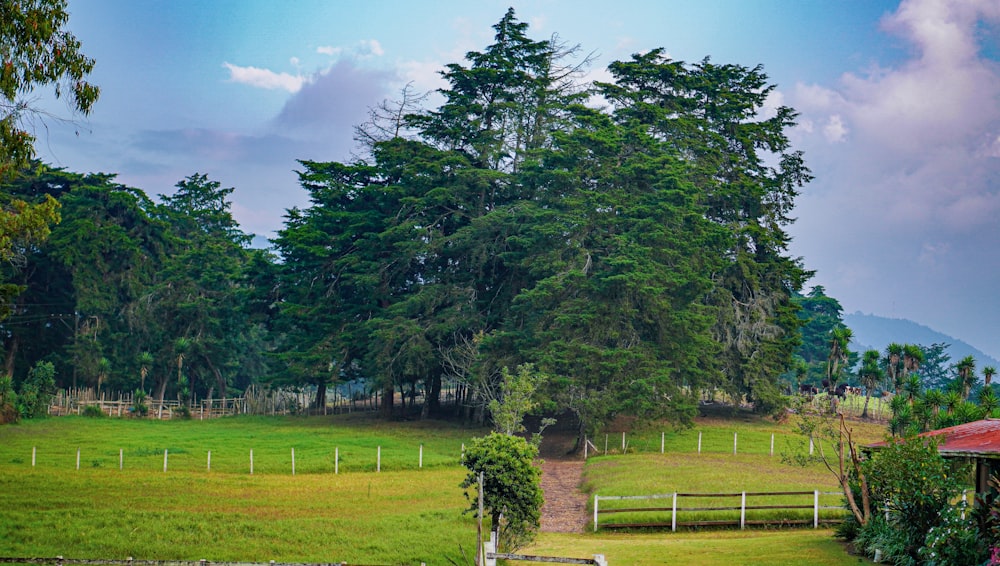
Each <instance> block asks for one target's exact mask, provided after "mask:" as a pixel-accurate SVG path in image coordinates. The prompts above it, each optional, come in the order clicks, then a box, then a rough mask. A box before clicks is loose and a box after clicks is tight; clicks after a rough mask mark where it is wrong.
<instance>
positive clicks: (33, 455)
mask: <svg viewBox="0 0 1000 566" xmlns="http://www.w3.org/2000/svg"><path fill="white" fill-rule="evenodd" d="M37 448H38V447H37V446H32V447H31V467H32V468H34V467H35V450H37Z"/></svg>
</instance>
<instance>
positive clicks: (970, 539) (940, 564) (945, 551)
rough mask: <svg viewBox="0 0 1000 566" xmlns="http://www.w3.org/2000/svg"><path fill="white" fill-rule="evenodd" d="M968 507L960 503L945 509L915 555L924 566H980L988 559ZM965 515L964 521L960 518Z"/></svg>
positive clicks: (987, 553)
mask: <svg viewBox="0 0 1000 566" xmlns="http://www.w3.org/2000/svg"><path fill="white" fill-rule="evenodd" d="M967 507H968V505H967V504H966V503H965V501H964V500H963V501H962V502H961V503H959V504H958V505H957V506H948V507H947V508H946V509H945V510H944V511H942V512H941V522H940V523H939V524H938V525H937V526H934V527H931V529H930V531H928V532H927V536H926V537H925V539H924V546H923V548H921V549H920V550H919V552H918V554H919V556H920V558H921V559H922V560H923V564H926V565H927V566H951V565H955V564H982V563H983V562H985V561H986V559H987V558H988V557H989V549H988V548H987V545H986V541H985V540H983V539H982V538H981V537H980V536H979V529H978V526H977V525H976V521H975V520H973V518H972V516H971V513H968V509H967ZM963 513H966V518H964V519H963V518H962V514H963Z"/></svg>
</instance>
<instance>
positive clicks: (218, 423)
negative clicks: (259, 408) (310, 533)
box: [0, 415, 480, 474]
mask: <svg viewBox="0 0 1000 566" xmlns="http://www.w3.org/2000/svg"><path fill="white" fill-rule="evenodd" d="M479 432H480V431H477V430H473V429H468V428H462V427H460V426H455V425H451V424H448V423H441V422H413V423H406V424H399V423H387V422H385V421H380V420H378V419H375V418H372V417H371V416H363V415H358V416H347V415H344V416H339V417H333V416H330V417H310V418H302V417H232V418H223V419H213V420H207V421H199V420H189V421H184V420H173V421H157V420H132V419H110V418H104V419H92V418H86V417H76V416H71V417H59V418H52V419H43V420H40V421H25V422H23V423H21V424H18V425H15V426H5V427H0V471H2V470H3V469H4V468H5V467H7V466H12V467H31V461H32V452H33V450H34V454H35V467H36V468H37V469H60V470H63V469H75V468H76V458H77V450H79V452H80V468H81V469H83V468H114V469H118V468H119V466H122V467H123V468H124V471H126V472H129V471H133V470H135V471H138V470H148V471H153V470H159V471H161V472H162V471H163V460H164V451H166V452H167V470H168V472H180V471H192V472H193V471H206V470H208V467H209V452H211V471H212V472H213V473H215V472H220V473H221V472H225V473H249V472H250V463H251V460H250V452H251V451H253V473H254V474H291V472H292V450H293V449H294V451H295V473H296V474H310V473H324V474H325V473H333V472H334V471H335V470H336V471H339V472H341V473H347V472H360V471H374V470H375V469H376V467H377V466H378V464H379V450H380V448H381V470H382V471H383V472H385V471H393V470H417V469H419V466H420V450H421V445H423V468H436V467H454V466H457V465H458V464H459V463H460V459H461V454H462V444H463V443H466V442H468V441H469V439H470V438H472V437H473V436H476V435H477V434H479ZM338 452H339V457H340V462H339V465H338V466H335V465H334V456H335V455H336V454H338Z"/></svg>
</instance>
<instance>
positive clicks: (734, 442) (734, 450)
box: [733, 432, 737, 456]
mask: <svg viewBox="0 0 1000 566" xmlns="http://www.w3.org/2000/svg"><path fill="white" fill-rule="evenodd" d="M736 434H737V433H735V432H734V433H733V456H735V455H736Z"/></svg>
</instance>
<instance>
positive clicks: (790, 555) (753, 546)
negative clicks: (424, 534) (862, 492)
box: [521, 529, 870, 566]
mask: <svg viewBox="0 0 1000 566" xmlns="http://www.w3.org/2000/svg"><path fill="white" fill-rule="evenodd" d="M521 552H523V553H525V554H535V555H542V556H567V557H574V558H591V557H593V555H594V554H603V555H604V557H605V558H607V560H608V563H609V564H613V565H617V564H628V565H629V566H646V565H659V564H698V565H699V566H743V565H754V566H785V565H788V564H809V565H813V566H847V565H857V564H859V563H869V564H870V562H869V561H867V560H864V559H862V558H859V557H857V556H852V555H850V554H848V552H847V551H846V549H845V546H844V544H843V543H841V542H839V541H838V540H837V539H836V538H834V536H833V532H832V531H830V530H829V529H819V530H813V529H792V530H766V531H764V530H754V531H719V530H711V531H700V532H685V533H674V534H672V533H620V532H602V533H599V534H596V535H590V536H579V535H574V534H562V533H542V534H541V535H540V536H539V537H538V539H537V540H536V541H535V543H534V544H532V545H531V546H530V547H529V548H527V549H523V550H522V551H521Z"/></svg>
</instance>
